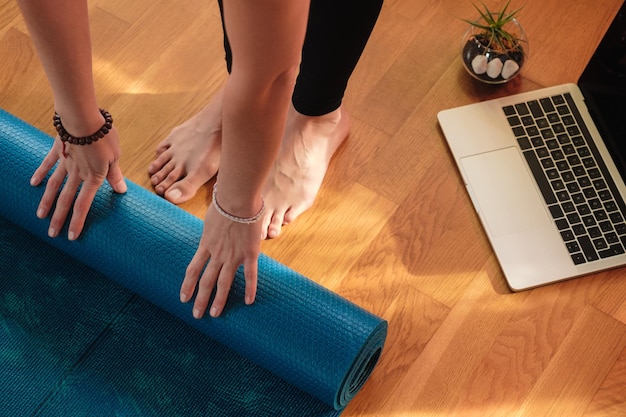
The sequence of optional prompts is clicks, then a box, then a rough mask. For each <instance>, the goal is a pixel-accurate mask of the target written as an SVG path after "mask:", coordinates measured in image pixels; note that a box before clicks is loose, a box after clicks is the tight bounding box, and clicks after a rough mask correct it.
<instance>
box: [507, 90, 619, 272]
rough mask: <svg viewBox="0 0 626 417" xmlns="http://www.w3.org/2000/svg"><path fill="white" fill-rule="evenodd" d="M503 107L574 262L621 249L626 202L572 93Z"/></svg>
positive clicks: (614, 253)
mask: <svg viewBox="0 0 626 417" xmlns="http://www.w3.org/2000/svg"><path fill="white" fill-rule="evenodd" d="M503 111H504V114H505V115H506V117H507V119H508V121H509V124H510V126H511V129H512V130H513V133H514V134H515V137H516V139H517V142H518V144H519V146H520V148H521V150H522V153H523V154H524V157H525V158H526V162H527V163H528V166H529V167H530V170H531V171H532V173H533V175H534V177H535V179H536V181H537V185H538V186H539V189H540V190H541V194H542V195H543V198H544V200H545V203H546V205H547V207H548V209H549V211H550V213H551V214H552V218H553V219H554V222H555V224H556V226H557V228H558V230H559V231H560V233H561V237H562V238H563V241H564V243H565V245H566V247H567V250H568V251H569V253H570V255H571V257H572V261H573V262H574V264H576V265H580V264H584V263H586V262H593V261H597V260H600V259H604V258H608V257H611V256H616V255H620V254H623V253H624V252H625V250H624V248H625V247H626V222H625V220H624V218H625V213H626V206H625V205H624V201H623V200H622V198H621V196H620V194H619V193H618V192H617V188H616V186H615V183H614V182H613V180H612V179H611V177H610V175H609V173H608V171H607V169H606V166H605V164H604V162H603V161H602V159H601V157H600V154H599V153H598V150H597V148H596V146H595V144H594V143H593V142H592V141H591V140H590V135H589V131H588V130H587V128H586V127H585V126H584V122H583V121H582V118H581V116H580V113H579V112H578V110H577V108H576V106H575V104H574V102H573V99H572V97H571V95H570V94H569V93H566V94H563V95H557V96H553V97H546V98H543V99H540V100H533V101H529V102H523V103H518V104H515V105H512V106H506V107H503Z"/></svg>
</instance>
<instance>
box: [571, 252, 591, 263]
mask: <svg viewBox="0 0 626 417" xmlns="http://www.w3.org/2000/svg"><path fill="white" fill-rule="evenodd" d="M572 261H574V265H580V264H584V263H585V262H587V260H586V259H585V255H583V254H582V253H574V254H572Z"/></svg>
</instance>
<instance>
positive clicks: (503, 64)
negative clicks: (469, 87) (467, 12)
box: [462, 0, 528, 84]
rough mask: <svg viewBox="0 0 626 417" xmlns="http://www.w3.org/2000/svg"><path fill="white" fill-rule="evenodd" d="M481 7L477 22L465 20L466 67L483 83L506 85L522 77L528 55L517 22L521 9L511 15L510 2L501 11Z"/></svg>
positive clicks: (464, 61) (525, 43)
mask: <svg viewBox="0 0 626 417" xmlns="http://www.w3.org/2000/svg"><path fill="white" fill-rule="evenodd" d="M481 5H482V8H480V7H478V6H477V5H476V4H474V7H475V8H476V10H477V11H478V13H479V14H480V17H479V18H478V19H477V20H474V21H472V20H467V19H463V20H464V21H466V22H467V23H469V25H470V27H469V29H468V30H467V32H466V33H465V35H464V37H463V44H462V56H463V64H464V66H465V68H466V69H467V71H468V72H469V73H470V74H471V75H472V76H473V77H474V78H477V79H478V80H480V81H483V82H486V83H490V84H499V83H504V82H507V81H509V80H511V79H512V78H514V77H515V76H516V75H517V74H519V71H520V69H521V68H522V65H523V64H524V62H525V61H526V58H527V56H528V40H527V39H526V34H525V33H524V29H523V28H522V26H521V25H520V23H519V22H518V21H517V14H518V12H519V11H520V10H521V8H520V9H516V10H514V11H512V12H510V11H509V6H510V0H508V1H507V2H506V4H505V5H504V7H503V8H502V10H500V11H498V12H492V11H491V10H489V8H488V7H487V6H486V5H485V4H484V3H482V2H481Z"/></svg>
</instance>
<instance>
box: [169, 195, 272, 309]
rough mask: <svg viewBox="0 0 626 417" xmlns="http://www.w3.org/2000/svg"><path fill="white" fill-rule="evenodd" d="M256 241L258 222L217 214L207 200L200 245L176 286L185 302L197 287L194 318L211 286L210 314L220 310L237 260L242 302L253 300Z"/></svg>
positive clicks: (258, 241)
mask: <svg viewBox="0 0 626 417" xmlns="http://www.w3.org/2000/svg"><path fill="white" fill-rule="evenodd" d="M260 245H261V222H256V223H251V224H241V223H236V222H233V221H231V220H229V219H227V218H225V217H223V216H222V215H220V214H219V213H218V212H217V211H216V210H215V207H214V206H213V205H212V204H211V206H210V207H209V209H208V210H207V214H206V217H205V219H204V230H203V232H202V238H201V239H200V245H199V247H198V250H197V251H196V254H195V255H194V257H193V259H192V260H191V263H190V264H189V266H188V267H187V271H186V273H185V279H184V281H183V283H182V286H181V290H180V300H181V301H182V302H183V303H186V302H188V301H189V300H191V297H192V296H193V293H194V290H195V288H196V286H197V287H198V293H197V294H196V300H195V302H194V306H193V316H194V317H195V318H197V319H199V318H202V317H203V316H204V314H205V311H206V309H207V307H208V305H209V300H210V298H211V294H212V293H213V289H214V288H216V292H215V298H214V299H213V303H212V304H211V309H210V311H209V314H210V315H211V317H218V316H219V315H220V314H221V313H222V310H223V309H224V306H225V305H226V299H227V298H228V293H229V292H230V288H231V286H232V283H233V281H234V277H235V273H236V272H237V268H239V265H241V264H243V268H244V275H245V280H246V290H245V303H246V304H252V303H253V302H254V299H255V297H256V288H257V271H258V259H259V253H260V251H261V249H260ZM209 258H210V259H211V260H210V261H209ZM207 262H208V265H207ZM205 267H206V269H205ZM203 271H204V272H203ZM200 274H202V276H200Z"/></svg>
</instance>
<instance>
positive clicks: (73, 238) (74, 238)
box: [67, 232, 76, 240]
mask: <svg viewBox="0 0 626 417" xmlns="http://www.w3.org/2000/svg"><path fill="white" fill-rule="evenodd" d="M67 238H68V239H69V240H76V233H74V232H69V233H68V234H67Z"/></svg>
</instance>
